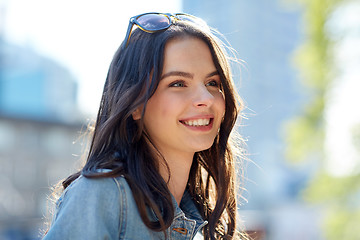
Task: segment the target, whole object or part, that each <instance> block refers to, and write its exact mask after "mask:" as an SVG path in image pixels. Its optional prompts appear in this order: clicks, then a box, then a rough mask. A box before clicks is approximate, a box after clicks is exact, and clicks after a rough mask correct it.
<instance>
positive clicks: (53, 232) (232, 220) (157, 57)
mask: <svg viewBox="0 0 360 240" xmlns="http://www.w3.org/2000/svg"><path fill="white" fill-rule="evenodd" d="M150 23H151V24H150ZM134 25H137V27H138V28H136V29H134ZM160 26H161V27H160ZM204 26H205V25H204V22H203V21H202V20H200V19H198V18H196V17H194V16H191V15H187V14H176V15H172V14H160V13H148V14H142V15H138V16H135V17H133V18H131V20H130V25H129V28H128V32H127V35H126V38H125V40H124V42H123V43H122V45H121V46H120V47H119V49H118V51H117V52H116V54H115V56H114V58H113V61H112V63H111V65H110V68H109V72H108V76H107V79H106V82H105V86H104V91H103V95H102V100H101V104H100V108H99V113H98V117H97V120H96V124H95V128H94V132H93V138H92V143H91V147H90V151H89V154H88V158H87V162H86V164H85V166H84V167H83V169H82V170H81V171H80V172H78V173H76V174H74V175H71V176H70V177H69V178H68V179H66V180H65V181H64V182H63V187H64V189H65V190H64V192H63V194H62V196H61V197H60V198H59V200H58V203H57V210H56V213H55V215H54V218H53V222H52V225H51V227H50V229H49V231H48V232H47V234H46V235H45V238H44V239H80V238H84V239H240V237H241V236H242V237H244V238H246V237H245V235H244V234H242V233H241V231H240V230H239V228H238V227H237V225H236V212H237V204H236V196H237V195H236V190H237V186H236V183H235V157H234V156H233V150H232V148H233V146H232V144H231V139H230V133H231V131H232V129H233V127H234V124H235V122H236V120H237V116H238V112H239V110H240V107H239V103H240V102H238V100H239V98H238V97H237V95H236V92H235V89H234V84H233V82H232V79H231V73H230V70H229V69H230V68H229V63H228V61H227V57H226V55H225V51H224V50H223V48H222V45H221V42H220V41H219V40H218V39H217V38H216V37H215V36H214V35H213V34H212V33H211V31H210V28H209V27H207V26H206V27H205V28H204ZM133 29H134V30H133Z"/></svg>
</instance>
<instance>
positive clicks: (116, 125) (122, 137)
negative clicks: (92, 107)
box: [63, 21, 241, 239]
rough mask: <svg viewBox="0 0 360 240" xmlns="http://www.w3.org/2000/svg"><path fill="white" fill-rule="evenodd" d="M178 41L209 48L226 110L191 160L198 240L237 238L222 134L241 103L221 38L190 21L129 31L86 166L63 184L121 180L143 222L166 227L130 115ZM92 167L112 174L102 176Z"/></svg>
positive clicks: (169, 208) (163, 206) (164, 209)
mask: <svg viewBox="0 0 360 240" xmlns="http://www.w3.org/2000/svg"><path fill="white" fill-rule="evenodd" d="M184 36H190V37H195V38H198V39H201V40H202V41H204V42H205V43H206V44H207V45H208V47H209V49H210V52H211V54H212V58H213V61H214V64H215V67H216V69H217V71H218V73H219V75H220V78H221V81H222V91H223V93H224V95H225V106H226V108H225V116H224V120H223V122H222V124H221V126H220V130H219V134H218V135H217V136H216V138H215V140H214V143H213V145H212V146H211V148H209V149H207V150H204V151H201V152H197V153H195V155H194V158H193V164H192V166H191V170H190V177H189V180H188V185H187V189H188V191H189V193H190V194H191V195H192V197H193V199H194V202H195V203H196V205H197V207H198V209H199V211H200V213H201V214H202V216H203V218H204V219H205V220H207V221H208V222H209V224H208V225H207V226H206V227H205V229H204V236H205V239H235V238H238V237H237V236H238V234H237V233H236V232H237V230H236V212H237V204H236V197H237V196H236V188H237V186H236V185H235V173H234V167H235V166H234V165H235V160H234V156H233V153H232V149H231V147H232V144H230V139H229V137H230V133H231V131H232V129H233V127H234V124H235V122H236V120H237V116H238V112H239V111H240V106H241V104H239V103H240V101H239V100H240V99H239V98H238V96H237V94H236V92H235V90H234V84H233V81H232V77H231V72H230V66H229V62H228V59H227V55H226V51H225V50H224V48H223V45H222V43H221V41H219V40H218V38H216V37H215V35H213V34H212V33H211V32H210V31H208V29H205V30H204V28H202V29H201V27H197V26H196V25H194V24H192V23H187V22H185V21H178V22H176V23H174V24H173V25H172V26H170V27H169V28H168V29H166V30H164V31H160V32H155V33H146V32H143V31H141V30H140V29H136V30H134V31H133V33H132V35H131V38H130V42H129V44H128V46H127V47H126V48H124V47H123V46H122V45H121V46H120V47H119V49H118V50H117V52H116V53H115V56H114V58H113V60H112V62H111V65H110V68H109V71H108V75H107V78H106V82H105V86H104V91H103V95H102V99H101V104H100V108H99V112H98V115H97V119H96V123H95V128H94V131H93V136H92V141H91V145H90V150H89V154H88V157H87V161H86V164H85V166H84V167H83V169H82V171H81V172H78V173H76V174H74V175H71V176H70V177H68V178H67V179H66V180H65V181H64V182H63V187H64V188H66V187H67V186H68V185H69V184H70V183H71V182H72V181H73V180H74V179H76V178H77V177H78V176H79V175H80V174H82V175H83V176H85V177H88V178H97V177H116V176H119V175H122V176H124V177H125V179H126V180H127V182H128V183H129V185H130V188H131V190H132V192H133V195H134V198H135V201H136V204H137V207H138V210H139V213H140V215H141V218H142V220H143V222H144V224H145V225H146V226H147V227H148V228H150V229H152V230H154V231H164V230H165V229H167V228H168V227H169V226H170V225H171V223H172V221H173V218H174V207H173V205H172V198H171V194H170V191H169V189H168V187H167V184H166V181H165V180H164V179H163V178H162V177H161V175H160V173H159V163H158V160H156V159H157V158H156V157H155V156H154V155H152V151H151V149H152V148H151V146H149V144H151V140H150V139H149V137H148V136H146V134H145V133H144V131H143V122H142V119H140V121H139V122H138V123H137V122H135V121H134V120H133V118H132V113H133V112H134V111H135V110H136V109H138V108H139V106H144V108H143V110H142V111H143V112H142V114H144V111H145V108H146V103H147V101H148V100H149V98H151V96H152V95H153V94H154V92H155V91H156V88H157V85H158V83H159V79H160V77H161V74H162V69H163V62H164V49H165V45H166V43H167V42H168V41H169V40H171V39H175V38H181V37H184ZM123 44H124V43H123ZM150 79H151V80H150ZM152 147H155V148H156V146H152ZM97 169H111V171H110V172H106V173H104V172H99V171H97ZM147 208H151V209H152V210H153V211H154V213H155V214H156V217H157V219H158V220H159V221H157V222H153V221H151V219H150V218H149V216H148V215H147V213H148V211H147Z"/></svg>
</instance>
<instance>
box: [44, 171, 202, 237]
mask: <svg viewBox="0 0 360 240" xmlns="http://www.w3.org/2000/svg"><path fill="white" fill-rule="evenodd" d="M173 204H174V207H175V218H174V221H173V223H172V224H171V226H170V227H169V228H168V229H167V230H166V232H167V239H203V237H202V235H201V233H200V232H201V229H202V228H203V227H204V226H205V225H206V224H207V221H204V220H203V219H202V218H201V215H200V214H199V212H198V210H197V208H196V206H195V204H194V203H193V201H192V199H191V196H190V194H189V193H187V192H185V194H184V196H183V198H182V200H181V203H180V207H179V206H178V205H177V203H176V201H175V199H174V198H173ZM43 239H44V240H49V239H61V240H65V239H86V240H91V239H146V240H150V239H165V235H164V233H163V232H155V231H152V230H150V229H149V228H147V227H146V226H145V224H144V223H143V221H142V220H141V217H140V214H139V212H138V209H137V206H136V203H135V200H134V197H133V195H132V191H131V190H130V187H129V185H128V184H127V182H126V180H125V178H123V177H118V178H98V179H89V178H85V177H83V176H80V177H79V178H78V179H76V180H75V181H73V182H72V183H71V184H70V186H68V187H67V188H66V189H65V191H64V192H63V194H62V196H61V197H60V198H59V200H58V202H57V204H56V211H55V215H54V217H53V221H52V224H51V227H50V229H49V231H48V233H47V234H46V236H45V237H44V238H43Z"/></svg>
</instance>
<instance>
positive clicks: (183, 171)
mask: <svg viewBox="0 0 360 240" xmlns="http://www.w3.org/2000/svg"><path fill="white" fill-rule="evenodd" d="M163 157H164V158H165V160H166V163H167V165H168V167H169V169H168V168H167V167H166V165H165V163H164V162H163V161H161V160H160V164H159V166H160V175H161V176H162V177H163V179H164V180H165V182H167V186H168V188H169V190H170V192H171V194H172V195H173V196H174V198H175V200H176V202H177V204H178V205H179V206H180V202H181V198H182V196H183V194H184V191H185V188H186V185H187V182H188V179H189V173H190V168H191V165H192V161H193V157H194V153H182V154H178V153H177V154H175V153H173V154H171V153H166V154H163ZM169 171H170V178H169Z"/></svg>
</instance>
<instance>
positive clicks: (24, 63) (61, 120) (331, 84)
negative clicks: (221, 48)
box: [0, 0, 360, 240]
mask: <svg viewBox="0 0 360 240" xmlns="http://www.w3.org/2000/svg"><path fill="white" fill-rule="evenodd" d="M150 11H157V12H187V13H190V14H194V15H196V16H199V17H201V18H203V19H204V20H206V21H207V22H208V24H209V25H210V26H212V27H215V28H216V29H218V30H219V31H220V32H221V33H223V34H224V36H225V37H226V39H227V40H228V41H229V43H230V44H231V46H232V47H233V48H234V49H235V50H236V52H237V57H238V58H240V59H242V60H243V61H244V63H243V64H242V65H236V64H233V67H234V79H235V81H236V85H237V87H238V90H239V93H240V94H241V96H242V97H243V98H244V100H245V103H246V108H245V110H244V115H245V116H246V119H244V120H243V121H242V123H241V127H240V128H239V131H240V133H241V134H242V136H243V137H244V139H246V141H247V145H248V146H247V149H248V155H247V157H248V159H247V160H246V162H247V164H246V166H241V167H243V168H245V169H246V178H245V182H244V183H243V184H244V185H245V188H246V189H247V190H246V191H245V192H243V196H244V197H245V198H246V199H247V201H244V200H241V203H242V204H241V206H240V207H239V216H240V217H241V218H242V219H243V221H244V224H243V225H244V227H245V228H246V230H247V231H248V232H249V233H250V234H251V235H252V236H253V238H254V239H257V240H263V239H269V240H289V239H291V240H297V239H299V240H313V239H314V240H322V239H331V240H332V239H334V240H335V239H344V240H350V239H351V240H352V239H354V240H355V239H360V230H359V228H358V227H357V226H358V225H359V224H360V171H359V170H360V166H359V163H360V111H359V106H358V105H359V103H360V94H359V91H360V14H359V13H360V1H359V0H329V1H322V0H313V1H306V0H281V1H280V0H279V1H276V0H258V1H252V0H244V1H238V0H228V1H216V0H207V1H206V0H176V1H166V0H162V1H160V0H157V1H155V0H154V1H144V0H138V1H119V0H104V1H101V2H100V1H85V0H75V1H70V0H62V1H58V0H53V1H49V0H31V1H27V0H0V239H6V240H7V239H19V240H22V239H40V234H41V231H40V230H39V229H40V228H42V227H43V223H44V216H46V215H49V214H48V196H49V195H50V194H51V190H50V187H51V186H53V185H54V184H55V183H57V182H58V181H60V180H61V179H63V178H66V177H67V176H68V175H69V174H71V173H73V172H74V171H75V170H76V169H77V168H79V167H80V166H81V161H80V159H81V155H82V154H83V152H84V149H86V139H85V138H84V137H83V136H82V133H83V132H84V131H85V129H86V125H87V124H88V123H89V122H91V120H93V119H94V118H95V116H96V112H97V109H98V106H99V101H100V96H101V93H102V86H103V84H104V80H105V77H106V73H107V69H108V66H109V63H110V61H111V58H112V56H113V54H114V52H115V50H116V49H117V47H118V46H119V45H120V43H121V41H122V40H123V38H124V35H125V32H126V29H127V25H128V20H129V18H130V17H132V16H134V15H137V14H139V13H143V12H150ZM239 167H240V166H239Z"/></svg>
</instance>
